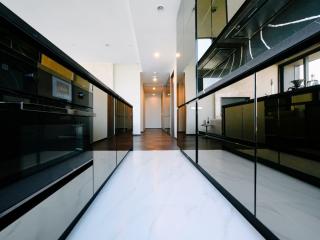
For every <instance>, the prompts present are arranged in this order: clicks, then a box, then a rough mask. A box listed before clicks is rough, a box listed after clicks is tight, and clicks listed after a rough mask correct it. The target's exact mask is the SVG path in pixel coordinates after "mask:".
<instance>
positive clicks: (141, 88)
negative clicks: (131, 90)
mask: <svg viewBox="0 0 320 240" xmlns="http://www.w3.org/2000/svg"><path fill="white" fill-rule="evenodd" d="M140 94H141V98H140V131H141V132H144V128H145V123H144V90H143V81H142V78H141V74H140Z"/></svg>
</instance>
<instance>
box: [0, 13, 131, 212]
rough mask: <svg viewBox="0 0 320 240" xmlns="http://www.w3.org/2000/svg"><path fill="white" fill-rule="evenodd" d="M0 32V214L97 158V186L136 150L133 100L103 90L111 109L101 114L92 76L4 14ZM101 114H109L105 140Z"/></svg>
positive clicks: (95, 161)
mask: <svg viewBox="0 0 320 240" xmlns="http://www.w3.org/2000/svg"><path fill="white" fill-rule="evenodd" d="M0 33H1V34H0V114H1V118H0V132H1V147H0V150H1V154H2V157H1V161H0V196H1V200H0V214H1V215H2V216H5V215H6V214H7V213H9V212H10V211H12V210H14V209H15V208H16V206H18V205H19V204H20V203H21V202H22V201H26V200H27V199H28V198H30V197H31V196H33V197H34V196H37V194H40V193H41V192H42V191H43V190H44V189H45V188H46V187H48V186H49V185H50V184H52V183H53V182H55V181H59V180H60V179H63V178H65V177H66V176H67V175H68V174H70V173H71V172H73V171H74V170H75V169H78V168H80V167H82V166H84V165H85V164H87V163H89V162H91V161H92V160H94V167H93V168H94V180H93V182H94V184H95V186H94V187H95V190H97V189H98V188H99V186H101V184H102V183H103V182H104V181H105V180H106V179H107V178H108V176H109V175H110V174H111V172H112V171H113V170H114V169H115V167H116V166H117V161H118V163H119V162H120V161H121V160H122V159H123V157H124V156H125V155H126V154H127V152H128V151H129V150H131V149H132V107H131V106H129V105H128V104H127V103H125V102H124V101H123V100H121V99H119V98H118V96H117V95H116V94H115V95H114V96H113V95H107V94H105V95H106V99H105V102H101V104H102V105H105V107H106V108H107V109H108V112H107V113H106V114H107V116H102V115H96V114H95V113H94V111H95V110H97V109H94V106H93V86H92V84H91V83H90V82H89V81H88V80H87V79H85V78H83V77H81V76H80V75H78V73H77V72H75V71H72V70H70V69H69V68H68V67H66V66H65V65H63V64H62V63H61V62H59V61H58V60H57V59H56V58H53V57H51V56H52V54H51V53H49V54H48V52H46V53H44V52H42V50H43V48H42V47H39V45H38V44H37V43H33V42H32V41H31V40H30V39H29V38H27V37H25V36H24V35H23V34H22V33H21V32H19V31H18V30H16V29H15V28H14V27H12V25H10V24H9V23H6V22H5V21H2V18H1V21H0ZM49 55H50V57H49ZM100 91H101V90H100ZM96 117H98V118H100V117H103V119H107V121H106V124H105V126H102V128H104V129H106V131H105V132H108V134H107V135H106V136H104V137H105V139H103V141H102V142H99V143H94V142H93V118H96ZM33 197H31V198H33Z"/></svg>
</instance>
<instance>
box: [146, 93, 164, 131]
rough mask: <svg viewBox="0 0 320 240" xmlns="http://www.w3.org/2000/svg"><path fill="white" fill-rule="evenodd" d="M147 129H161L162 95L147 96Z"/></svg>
mask: <svg viewBox="0 0 320 240" xmlns="http://www.w3.org/2000/svg"><path fill="white" fill-rule="evenodd" d="M145 125H146V128H161V94H156V95H155V96H153V95H152V94H145Z"/></svg>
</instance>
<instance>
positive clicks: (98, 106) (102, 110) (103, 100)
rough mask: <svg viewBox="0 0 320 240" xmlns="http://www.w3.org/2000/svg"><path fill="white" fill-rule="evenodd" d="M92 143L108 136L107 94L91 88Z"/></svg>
mask: <svg viewBox="0 0 320 240" xmlns="http://www.w3.org/2000/svg"><path fill="white" fill-rule="evenodd" d="M93 111H94V113H95V114H96V116H95V117H94V118H93V141H94V142H95V141H99V140H101V139H104V138H106V137H107V136H108V94H106V93H105V92H104V91H102V90H100V89H99V88H97V87H95V86H93Z"/></svg>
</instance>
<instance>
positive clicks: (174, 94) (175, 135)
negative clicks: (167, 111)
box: [173, 60, 178, 138]
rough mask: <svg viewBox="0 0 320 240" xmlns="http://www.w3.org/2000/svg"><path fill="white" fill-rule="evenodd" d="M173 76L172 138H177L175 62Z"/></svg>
mask: <svg viewBox="0 0 320 240" xmlns="http://www.w3.org/2000/svg"><path fill="white" fill-rule="evenodd" d="M173 69H174V70H173V71H174V76H173V128H174V134H173V136H174V137H175V138H177V135H178V134H177V133H178V107H177V93H178V91H177V60H176V62H175V65H174V68H173Z"/></svg>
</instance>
